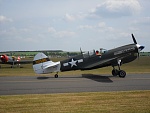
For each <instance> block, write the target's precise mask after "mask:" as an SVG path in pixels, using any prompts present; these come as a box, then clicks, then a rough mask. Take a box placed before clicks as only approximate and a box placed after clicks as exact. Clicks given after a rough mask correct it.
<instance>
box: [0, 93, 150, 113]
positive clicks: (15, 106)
mask: <svg viewBox="0 0 150 113" xmlns="http://www.w3.org/2000/svg"><path fill="white" fill-rule="evenodd" d="M0 113H150V91H129V92H94V93H68V94H67V93H66V94H41V95H39V94H34V95H17V96H16V95H14V96H0Z"/></svg>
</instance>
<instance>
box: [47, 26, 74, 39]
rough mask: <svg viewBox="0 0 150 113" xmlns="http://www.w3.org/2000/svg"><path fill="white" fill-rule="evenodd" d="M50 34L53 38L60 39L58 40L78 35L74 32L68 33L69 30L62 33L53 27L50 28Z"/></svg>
mask: <svg viewBox="0 0 150 113" xmlns="http://www.w3.org/2000/svg"><path fill="white" fill-rule="evenodd" d="M48 32H49V33H50V34H51V35H52V36H53V37H58V38H63V37H72V36H74V35H75V34H76V33H75V32H72V31H67V30H62V31H57V30H56V29H55V28H53V27H49V28H48Z"/></svg>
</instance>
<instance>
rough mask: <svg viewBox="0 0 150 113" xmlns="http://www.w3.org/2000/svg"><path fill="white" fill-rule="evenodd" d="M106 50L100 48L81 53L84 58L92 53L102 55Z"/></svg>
mask: <svg viewBox="0 0 150 113" xmlns="http://www.w3.org/2000/svg"><path fill="white" fill-rule="evenodd" d="M106 52H107V50H106V49H103V48H100V49H99V50H91V51H87V52H84V53H82V54H83V56H84V57H85V58H86V57H89V56H92V55H102V54H104V53H106Z"/></svg>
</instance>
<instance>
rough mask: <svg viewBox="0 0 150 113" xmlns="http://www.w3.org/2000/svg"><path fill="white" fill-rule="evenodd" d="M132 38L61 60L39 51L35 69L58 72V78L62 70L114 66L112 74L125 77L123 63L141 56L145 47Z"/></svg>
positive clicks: (41, 72) (39, 71)
mask: <svg viewBox="0 0 150 113" xmlns="http://www.w3.org/2000/svg"><path fill="white" fill-rule="evenodd" d="M132 39H133V42H134V43H133V44H128V45H124V46H121V47H118V48H115V49H111V50H104V49H100V50H99V51H95V50H93V51H90V52H87V53H86V52H84V53H83V52H82V51H81V54H80V55H77V56H75V57H72V58H68V59H66V60H63V61H59V62H53V61H51V60H50V59H49V58H48V57H47V56H46V55H45V54H43V53H38V54H37V55H36V56H35V57H34V60H33V69H34V71H35V73H37V74H46V73H52V72H56V73H57V74H55V78H57V77H58V72H60V71H61V72H63V71H71V70H91V69H96V68H102V67H106V66H112V67H113V70H112V75H113V76H117V75H118V76H119V77H121V78H124V77H125V76H126V72H125V71H124V70H121V65H122V64H125V63H128V62H131V61H133V60H135V59H136V58H137V57H139V52H140V51H141V50H143V49H144V46H141V45H139V44H137V41H136V39H135V37H134V35H133V34H132ZM115 66H117V67H118V69H116V68H115Z"/></svg>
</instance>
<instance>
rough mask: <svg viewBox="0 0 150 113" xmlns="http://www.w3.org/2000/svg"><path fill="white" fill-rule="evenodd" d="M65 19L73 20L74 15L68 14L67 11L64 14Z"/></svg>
mask: <svg viewBox="0 0 150 113" xmlns="http://www.w3.org/2000/svg"><path fill="white" fill-rule="evenodd" d="M64 19H65V20H66V21H69V22H70V21H74V20H75V17H74V16H73V15H70V14H68V13H66V14H65V18H64Z"/></svg>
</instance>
